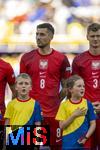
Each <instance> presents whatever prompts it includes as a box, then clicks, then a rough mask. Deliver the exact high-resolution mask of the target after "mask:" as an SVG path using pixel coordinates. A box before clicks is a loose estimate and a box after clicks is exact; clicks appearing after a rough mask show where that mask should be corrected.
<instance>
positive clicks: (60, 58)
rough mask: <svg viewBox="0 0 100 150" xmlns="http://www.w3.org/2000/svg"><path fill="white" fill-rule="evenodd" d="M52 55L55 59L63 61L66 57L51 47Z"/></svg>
mask: <svg viewBox="0 0 100 150" xmlns="http://www.w3.org/2000/svg"><path fill="white" fill-rule="evenodd" d="M53 55H54V57H55V59H57V60H59V61H63V60H66V59H68V58H67V56H65V55H64V54H63V53H61V52H59V51H57V50H55V49H53Z"/></svg>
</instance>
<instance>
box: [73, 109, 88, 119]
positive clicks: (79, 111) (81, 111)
mask: <svg viewBox="0 0 100 150" xmlns="http://www.w3.org/2000/svg"><path fill="white" fill-rule="evenodd" d="M86 112H87V109H86V108H84V107H82V108H77V109H76V110H75V111H74V112H73V115H74V117H79V116H85V114H86Z"/></svg>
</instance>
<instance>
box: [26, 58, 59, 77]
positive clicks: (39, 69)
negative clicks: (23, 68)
mask: <svg viewBox="0 0 100 150" xmlns="http://www.w3.org/2000/svg"><path fill="white" fill-rule="evenodd" d="M29 66H30V67H28V70H29V73H31V74H34V75H39V74H40V75H44V74H45V73H47V74H57V73H59V72H60V69H61V62H60V61H58V60H56V59H50V58H38V59H34V60H33V61H32V62H31V64H30V65H29Z"/></svg>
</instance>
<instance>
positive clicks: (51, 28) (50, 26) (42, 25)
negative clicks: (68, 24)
mask: <svg viewBox="0 0 100 150" xmlns="http://www.w3.org/2000/svg"><path fill="white" fill-rule="evenodd" d="M38 28H47V29H48V30H49V31H50V32H52V34H54V27H53V26H52V25H51V24H50V23H42V24H39V25H37V29H38Z"/></svg>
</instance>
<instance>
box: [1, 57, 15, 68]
mask: <svg viewBox="0 0 100 150" xmlns="http://www.w3.org/2000/svg"><path fill="white" fill-rule="evenodd" d="M1 66H2V67H3V69H9V68H12V67H11V65H10V63H8V62H6V61H5V60H3V59H1V58H0V67H1Z"/></svg>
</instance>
